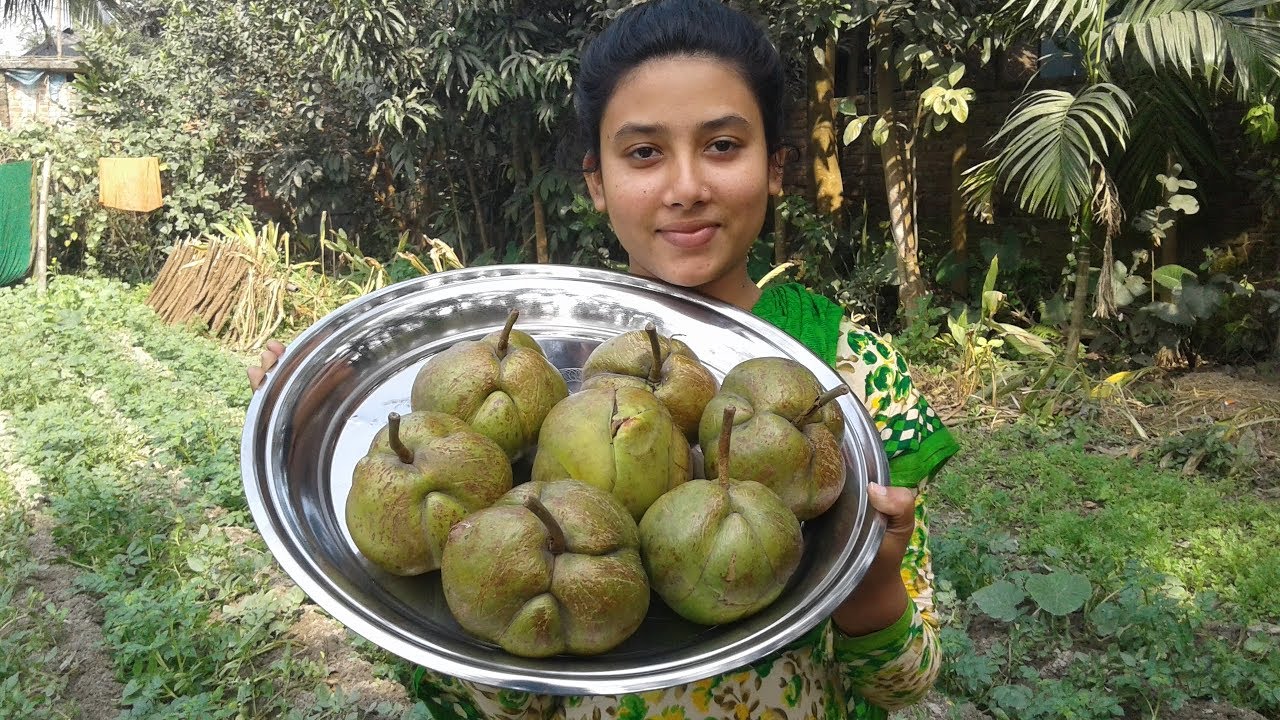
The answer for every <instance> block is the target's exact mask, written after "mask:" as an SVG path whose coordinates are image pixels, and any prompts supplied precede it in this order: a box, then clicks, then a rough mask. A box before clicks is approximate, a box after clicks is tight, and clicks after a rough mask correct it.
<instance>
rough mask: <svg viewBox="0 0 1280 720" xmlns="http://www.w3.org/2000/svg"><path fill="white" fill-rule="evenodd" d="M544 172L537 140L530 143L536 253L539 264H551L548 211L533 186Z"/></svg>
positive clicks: (530, 183) (531, 191)
mask: <svg viewBox="0 0 1280 720" xmlns="http://www.w3.org/2000/svg"><path fill="white" fill-rule="evenodd" d="M541 171H542V158H541V157H540V156H539V154H538V141H537V140H536V139H535V140H533V141H532V142H530V143H529V191H530V193H531V194H532V196H533V232H534V235H535V237H536V238H537V244H536V245H535V248H536V250H535V252H536V254H537V258H538V262H540V263H549V262H551V250H550V248H549V247H548V242H547V216H546V211H545V210H544V209H543V207H542V195H540V194H539V193H538V188H537V187H536V186H535V185H534V184H533V180H534V178H536V177H538V173H539V172H541Z"/></svg>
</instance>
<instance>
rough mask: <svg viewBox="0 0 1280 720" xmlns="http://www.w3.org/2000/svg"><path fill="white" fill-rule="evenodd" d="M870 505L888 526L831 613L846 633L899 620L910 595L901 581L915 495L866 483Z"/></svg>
mask: <svg viewBox="0 0 1280 720" xmlns="http://www.w3.org/2000/svg"><path fill="white" fill-rule="evenodd" d="M867 499H868V500H869V501H870V502H871V507H873V508H875V509H876V510H877V511H879V512H880V513H882V514H883V515H885V517H886V519H887V520H888V527H887V528H886V529H885V533H884V541H883V542H882V543H881V544H880V550H879V551H878V552H877V553H876V558H875V560H873V561H872V562H871V567H870V568H869V569H868V570H867V574H866V576H865V577H863V578H862V582H861V583H859V584H858V587H857V588H855V589H854V591H853V594H851V595H850V596H849V597H848V598H846V599H845V601H844V602H843V603H841V604H840V607H838V608H836V611H835V612H834V613H833V614H832V619H833V620H834V621H835V623H836V627H838V628H840V630H841V631H842V632H844V633H845V634H846V635H853V636H858V635H868V634H870V633H873V632H875V631H877V630H883V629H884V628H887V627H889V626H890V625H892V624H894V623H895V622H897V621H898V619H899V618H901V617H902V614H903V613H904V612H906V610H907V603H908V602H910V601H911V598H910V597H908V596H907V588H906V586H905V585H903V584H902V558H903V557H904V556H905V555H906V554H907V545H908V544H910V542H911V535H912V533H914V532H915V529H916V510H915V508H916V494H915V492H913V491H911V490H908V489H907V488H900V487H882V486H880V485H875V484H872V485H869V486H868V487H867Z"/></svg>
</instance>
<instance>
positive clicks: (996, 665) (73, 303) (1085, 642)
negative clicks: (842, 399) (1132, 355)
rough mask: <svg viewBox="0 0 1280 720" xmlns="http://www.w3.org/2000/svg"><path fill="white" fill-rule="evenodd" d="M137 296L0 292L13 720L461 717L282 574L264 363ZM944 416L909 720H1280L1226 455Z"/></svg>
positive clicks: (1169, 395) (1262, 565)
mask: <svg viewBox="0 0 1280 720" xmlns="http://www.w3.org/2000/svg"><path fill="white" fill-rule="evenodd" d="M145 293H146V288H144V287H131V286H128V285H125V284H122V283H120V282H118V281H114V280H106V279H85V278H78V277H72V276H58V277H56V278H55V279H54V280H53V282H52V284H51V286H50V289H49V292H48V294H47V295H46V296H45V297H44V298H40V297H38V296H37V295H36V293H35V291H34V288H32V287H30V286H21V287H18V288H10V289H5V290H0V327H4V328H5V329H6V332H4V333H3V335H2V336H0V717H23V718H76V717H80V718H96V717H126V718H191V717H201V718H205V717H207V718H235V717H246V718H259V717H264V718H289V719H296V720H302V719H304V718H305V719H311V718H326V719H328V718H332V719H334V720H337V719H339V718H341V719H343V720H346V719H347V718H353V719H354V718H388V719H394V720H401V719H404V718H428V719H429V718H447V717H449V714H448V712H447V711H446V710H445V709H444V708H445V707H447V705H448V702H447V701H445V702H444V703H440V702H436V700H437V698H432V697H422V698H417V697H415V693H416V692H417V690H416V688H417V686H416V684H415V682H414V676H415V673H414V668H413V667H412V666H410V665H408V664H406V663H403V662H401V661H399V660H396V659H395V658H392V657H389V656H388V655H386V654H385V653H382V652H381V651H379V650H377V649H376V648H374V647H372V646H371V645H369V644H368V643H366V642H364V641H361V640H359V639H358V638H355V636H353V635H350V634H348V633H346V632H344V631H343V630H342V628H341V627H340V626H337V624H336V623H334V622H333V621H332V620H329V619H327V618H326V617H325V616H324V615H323V613H321V612H319V611H318V610H317V608H315V606H313V605H312V604H311V603H309V602H308V601H307V600H306V598H305V597H303V596H302V594H301V593H300V592H299V591H298V590H297V588H296V587H295V586H294V585H293V584H292V582H290V581H289V580H288V579H287V578H285V577H284V576H283V575H282V573H281V572H280V571H279V570H278V568H277V567H276V565H275V562H274V560H273V559H272V557H271V555H270V553H269V552H268V551H267V550H266V547H265V545H264V543H263V541H262V539H261V538H260V536H259V535H258V534H257V533H256V531H255V529H254V526H253V523H252V520H251V518H250V516H249V513H248V510H247V508H246V506H245V500H244V495H243V491H242V486H241V479H240V475H239V464H238V448H239V436H240V431H241V427H242V423H243V417H244V410H245V408H246V406H247V404H248V401H249V398H250V393H249V390H248V388H247V384H246V382H245V379H244V372H243V367H244V364H245V363H246V362H248V361H249V360H250V359H251V358H250V357H249V356H247V355H244V354H240V353H237V352H234V351H231V350H228V349H226V348H225V347H223V346H221V345H219V344H218V343H217V342H215V341H213V340H210V339H209V338H207V337H205V336H204V335H202V333H201V331H200V330H198V329H194V328H184V327H166V326H163V325H161V324H160V323H159V322H158V321H157V320H156V319H155V317H154V315H153V314H152V312H151V311H150V310H149V309H148V308H147V307H146V306H145V305H143V302H142V301H143V299H144V297H145ZM1130 390H1132V392H1133V394H1143V397H1145V398H1146V400H1147V402H1149V403H1151V404H1153V405H1155V404H1159V403H1169V404H1170V405H1169V406H1170V407H1172V403H1175V402H1176V401H1177V398H1176V393H1175V391H1174V390H1170V389H1160V388H1159V387H1157V386H1154V385H1153V386H1152V387H1151V389H1149V390H1145V391H1138V390H1133V389H1132V388H1130ZM1144 393H1145V394H1144ZM1084 394H1085V395H1086V396H1088V395H1089V393H1088V391H1087V389H1086V390H1085V391H1084ZM1080 407H1083V406H1080ZM970 417H974V416H970ZM1144 422H1146V421H1145V420H1144ZM954 424H955V425H957V426H958V428H959V430H958V434H959V436H960V438H961V440H962V443H963V446H964V447H963V451H962V453H961V454H960V455H959V456H958V457H957V458H955V459H954V460H953V461H952V462H951V463H950V464H949V465H948V466H947V467H946V468H945V469H944V471H943V472H942V473H941V474H940V475H939V476H938V478H937V479H936V481H935V482H934V484H933V486H932V493H933V495H932V509H933V517H932V518H931V529H932V533H933V535H932V537H933V543H934V544H933V550H934V567H935V570H936V573H937V591H938V594H937V601H938V607H939V617H940V620H941V622H942V624H943V632H942V637H943V642H944V651H945V652H946V654H947V663H946V666H945V670H944V675H943V677H942V678H941V680H940V683H939V689H938V691H937V692H936V693H935V700H936V701H933V700H931V703H930V704H928V705H926V706H921V707H917V708H914V709H912V710H910V711H907V712H905V713H904V714H903V716H904V717H913V716H914V717H930V718H942V717H991V718H1061V717H1074V718H1104V717H1141V718H1148V717H1158V718H1184V717H1203V715H1202V714H1193V711H1194V712H1195V713H1203V712H1204V711H1205V710H1206V709H1208V710H1210V711H1215V712H1218V713H1219V716H1225V717H1241V718H1246V717H1247V718H1256V717H1258V716H1259V715H1260V716H1262V717H1280V690H1278V688H1280V652H1278V651H1277V649H1278V645H1280V643H1278V639H1280V626H1278V623H1280V602H1278V601H1277V599H1276V596H1275V593H1274V589H1275V588H1276V587H1278V586H1280V560H1278V559H1277V557H1276V554H1275V552H1274V548H1275V547H1277V546H1280V506H1278V504H1277V500H1276V498H1275V497H1274V495H1271V494H1268V493H1267V492H1266V491H1267V487H1266V486H1263V485H1259V484H1258V483H1257V482H1256V481H1255V478H1253V477H1252V476H1250V475H1249V474H1248V473H1241V472H1236V471H1234V470H1233V468H1235V467H1236V464H1233V463H1232V462H1227V461H1225V460H1224V461H1223V462H1217V461H1216V460H1217V459H1221V458H1227V459H1229V458H1228V456H1227V455H1224V454H1223V451H1221V448H1218V447H1217V446H1216V445H1215V446H1213V447H1209V446H1208V445H1206V444H1205V443H1208V441H1209V440H1212V439H1213V438H1217V437H1218V435H1215V434H1213V433H1207V434H1206V433H1205V432H1202V433H1200V434H1196V433H1195V432H1186V433H1183V434H1182V435H1178V436H1170V437H1169V438H1165V439H1160V438H1153V439H1152V440H1151V441H1150V442H1148V443H1144V444H1142V448H1140V449H1142V452H1130V451H1129V448H1128V446H1127V445H1126V441H1125V440H1124V439H1122V438H1120V437H1118V436H1117V435H1116V434H1115V432H1114V429H1113V428H1112V427H1111V426H1109V425H1107V424H1106V423H1105V422H1104V419H1103V417H1102V415H1101V414H1099V413H1096V412H1095V413H1092V414H1090V413H1086V412H1083V411H1082V412H1079V413H1077V414H1076V417H1075V419H1061V418H1059V419H1058V420H1057V421H1055V422H1039V423H1037V422H1033V421H1032V420H1031V419H1027V420H1023V421H1022V422H1014V423H1006V424H1005V425H1004V426H1003V428H1002V429H998V430H995V431H992V430H989V429H987V428H985V427H983V428H979V427H977V426H976V424H975V423H973V422H968V423H966V422H964V421H963V418H958V419H957V420H956V421H955V423H954ZM1203 427H1204V428H1208V429H1210V430H1211V429H1212V428H1214V427H1217V426H1216V425H1212V424H1205V425H1203ZM1219 439H1221V438H1219ZM1197 443H1199V444H1197ZM1202 451H1203V453H1204V454H1203V457H1204V459H1203V461H1202V462H1200V463H1199V464H1198V465H1197V469H1198V471H1197V472H1191V473H1185V472H1184V470H1185V468H1186V465H1187V462H1186V461H1187V459H1189V458H1191V457H1194V456H1195V455H1196V454H1197V453H1202ZM1166 458H1171V459H1169V460H1166V461H1165V462H1164V465H1166V466H1167V467H1161V463H1162V460H1164V459H1166ZM439 700H444V699H439ZM1228 712H1230V713H1236V714H1234V715H1232V714H1226V713H1228ZM1245 713H1253V714H1245Z"/></svg>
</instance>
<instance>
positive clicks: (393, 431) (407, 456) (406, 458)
mask: <svg viewBox="0 0 1280 720" xmlns="http://www.w3.org/2000/svg"><path fill="white" fill-rule="evenodd" d="M387 439H388V440H389V441H390V442H391V449H392V450H394V451H395V453H396V456H397V457H399V458H400V462H402V463H404V464H405V465H412V464H413V451H412V450H410V449H409V448H407V447H405V446H404V443H402V442H400V413H391V414H390V415H388V416H387Z"/></svg>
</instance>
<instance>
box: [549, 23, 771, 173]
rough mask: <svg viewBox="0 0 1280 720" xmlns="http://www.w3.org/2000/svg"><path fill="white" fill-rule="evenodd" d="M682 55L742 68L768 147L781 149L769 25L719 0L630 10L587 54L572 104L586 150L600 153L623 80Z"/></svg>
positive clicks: (592, 45) (579, 72) (583, 57)
mask: <svg viewBox="0 0 1280 720" xmlns="http://www.w3.org/2000/svg"><path fill="white" fill-rule="evenodd" d="M680 55H691V56H695V57H709V58H714V59H716V60H721V61H723V62H726V63H728V64H730V65H731V66H733V67H734V68H736V69H737V70H738V72H739V73H741V75H742V78H743V80H745V81H746V83H747V86H748V87H750V88H751V92H752V93H753V94H754V95H755V98H756V102H757V103H759V105H760V114H761V116H763V118H764V136H765V141H766V143H767V144H768V149H769V152H770V153H773V152H774V151H776V150H778V149H780V148H781V147H782V95H783V90H784V84H785V82H786V81H785V78H784V76H783V69H782V59H781V58H780V57H779V56H778V50H777V48H775V47H774V46H773V43H771V42H770V41H769V37H768V35H767V34H765V31H764V30H763V29H762V28H761V27H760V26H758V25H756V24H755V23H754V22H753V21H752V20H751V19H750V18H748V17H747V16H746V15H744V14H743V13H741V12H739V11H737V10H734V9H732V8H730V7H728V6H726V5H724V4H723V3H721V2H720V1H719V0H650V2H646V3H644V4H643V5H637V6H635V7H632V8H630V9H628V10H626V11H624V12H623V13H622V14H621V15H619V16H618V17H617V19H615V20H614V21H613V22H612V23H611V24H610V25H609V26H608V27H606V28H605V29H604V31H603V32H601V33H600V34H599V35H598V36H597V37H596V38H595V39H594V40H592V41H591V44H590V45H588V46H587V49H586V51H585V52H584V53H583V54H582V63H581V65H580V67H579V69H578V79H577V83H576V84H575V86H574V91H573V108H574V112H575V114H576V115H577V120H578V142H579V143H580V147H581V149H582V150H583V152H590V153H593V154H594V155H596V156H597V157H598V156H599V154H600V119H601V117H602V116H603V115H604V107H605V105H606V104H608V102H609V98H611V97H613V91H614V90H615V89H616V88H617V85H618V81H620V80H621V79H622V78H623V76H624V75H626V74H627V73H628V72H630V71H631V70H633V69H635V68H636V67H638V66H640V65H641V64H643V63H644V62H646V61H649V60H653V59H656V58H666V57H672V56H680ZM578 157H579V158H581V157H582V156H581V155H579V156H578ZM579 162H581V159H579Z"/></svg>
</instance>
